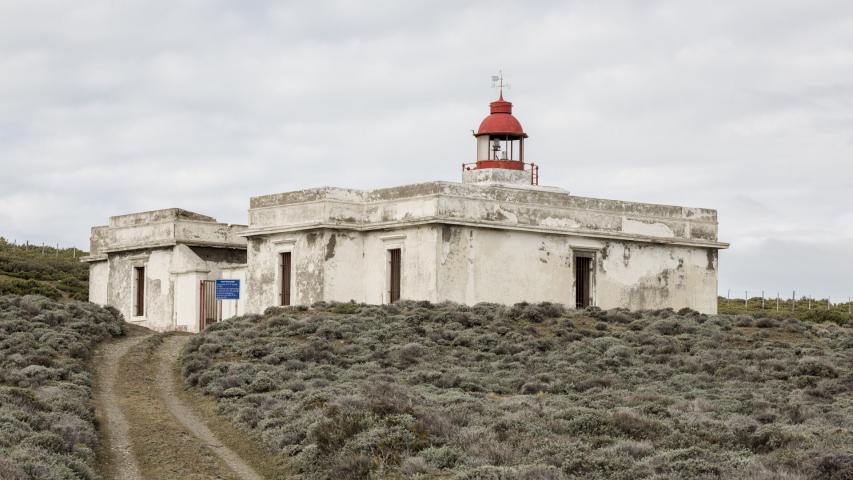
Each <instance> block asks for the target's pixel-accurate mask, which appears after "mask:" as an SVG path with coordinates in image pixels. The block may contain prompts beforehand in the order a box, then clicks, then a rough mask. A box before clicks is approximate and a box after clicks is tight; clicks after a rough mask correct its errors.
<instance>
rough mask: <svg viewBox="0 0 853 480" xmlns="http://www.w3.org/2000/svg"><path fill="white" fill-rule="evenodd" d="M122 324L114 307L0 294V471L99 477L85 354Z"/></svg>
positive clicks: (15, 475) (17, 475)
mask: <svg viewBox="0 0 853 480" xmlns="http://www.w3.org/2000/svg"><path fill="white" fill-rule="evenodd" d="M123 325H124V323H123V321H122V318H121V315H120V314H119V313H118V312H117V311H116V310H115V309H112V308H102V307H99V306H96V305H94V304H90V303H81V302H73V303H59V302H56V301H53V300H50V299H48V298H45V297H41V296H32V295H28V296H14V295H4V296H0V478H2V479H4V480H5V479H10V480H15V479H21V480H30V479H41V478H44V479H98V478H99V477H98V475H97V474H96V473H95V472H94V462H95V453H94V452H95V451H96V449H97V447H98V435H97V432H96V429H95V415H94V409H93V406H92V391H91V375H90V374H89V373H88V372H87V371H86V360H88V357H89V352H90V351H91V349H92V347H93V346H94V345H95V344H96V343H97V342H99V341H101V340H103V339H105V338H108V337H111V336H119V335H122V334H123V328H124V327H123Z"/></svg>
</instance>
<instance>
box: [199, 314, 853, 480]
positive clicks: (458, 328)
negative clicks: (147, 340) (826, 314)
mask: <svg viewBox="0 0 853 480" xmlns="http://www.w3.org/2000/svg"><path fill="white" fill-rule="evenodd" d="M182 370H183V375H184V376H185V379H186V381H187V383H188V384H189V385H191V386H193V387H194V388H195V389H198V390H199V391H201V392H204V393H205V394H207V395H210V396H212V397H213V398H215V399H216V400H217V402H218V405H219V406H218V408H219V411H220V413H222V414H223V415H224V416H225V417H227V418H228V419H230V421H231V422H233V424H235V425H237V426H238V427H239V428H241V429H244V430H246V431H248V432H250V433H251V434H252V435H253V436H254V437H255V438H256V439H257V440H258V441H259V442H261V443H263V444H264V445H265V446H266V447H267V448H268V449H269V450H270V451H271V452H278V453H280V454H282V455H285V456H287V457H288V458H289V460H290V463H291V464H292V468H293V469H295V470H296V471H298V472H300V473H301V475H302V476H303V477H302V478H304V479H306V480H313V479H335V480H346V479H361V478H421V479H439V478H441V479H450V478H453V479H468V480H475V479H483V480H486V479H489V480H514V479H518V480H550V479H570V478H590V479H637V478H654V479H669V478H672V479H683V478H691V479H703V478H726V477H728V478H751V479H759V480H760V479H767V480H770V479H778V478H783V479H806V478H814V479H848V478H853V455H851V453H850V452H853V394H851V392H853V333H851V330H850V329H849V328H846V327H840V326H838V325H836V324H834V323H827V324H815V323H804V322H801V321H798V320H777V319H772V318H762V319H755V318H753V317H751V316H727V315H719V316H717V315H715V316H707V315H700V314H697V313H695V312H690V311H683V312H679V313H674V312H673V311H671V310H661V311H647V312H627V311H619V310H614V311H608V312H601V311H599V310H596V309H589V310H587V311H583V312H569V311H564V310H563V309H562V308H561V307H560V306H558V305H551V304H540V305H527V304H518V305H516V306H514V307H502V306H498V305H491V304H480V305H476V306H473V307H465V306H459V305H448V304H442V305H432V304H429V303H421V302H418V303H415V302H403V303H402V304H400V305H394V306H370V305H354V304H337V305H326V304H318V305H316V306H315V307H313V308H310V309H308V308H274V309H270V310H268V311H267V312H266V314H265V315H262V316H246V317H242V318H238V319H233V320H229V321H225V322H221V323H219V324H216V325H214V326H213V327H211V328H209V329H208V330H207V331H206V332H204V333H203V334H201V335H198V336H196V337H194V338H193V339H192V340H190V342H189V344H188V346H187V349H186V350H185V352H184V354H183V356H182Z"/></svg>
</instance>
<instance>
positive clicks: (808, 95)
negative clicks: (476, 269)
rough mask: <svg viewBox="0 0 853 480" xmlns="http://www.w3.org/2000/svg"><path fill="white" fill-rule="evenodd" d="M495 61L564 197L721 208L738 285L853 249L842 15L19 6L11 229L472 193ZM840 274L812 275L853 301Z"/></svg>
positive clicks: (844, 5)
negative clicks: (291, 200) (307, 195)
mask: <svg viewBox="0 0 853 480" xmlns="http://www.w3.org/2000/svg"><path fill="white" fill-rule="evenodd" d="M498 68H503V70H504V73H505V74H506V76H507V77H508V78H509V80H510V82H511V84H512V85H513V88H512V89H511V90H509V92H508V93H507V96H508V98H509V99H510V100H512V101H513V102H514V104H515V111H516V113H517V114H518V117H519V118H520V120H521V121H522V124H523V125H524V127H525V129H526V130H527V131H528V132H529V133H530V135H531V137H530V141H529V143H528V144H527V145H526V150H527V154H528V156H529V158H531V159H535V160H536V162H537V163H539V164H540V165H541V175H542V180H543V183H546V184H553V185H560V186H563V187H565V188H567V189H569V190H570V191H572V192H573V193H575V194H578V195H586V196H596V197H605V198H617V199H625V200H636V201H645V202H658V203H666V204H684V205H691V206H703V207H713V208H717V209H718V210H719V214H720V216H719V218H720V238H721V240H724V241H729V242H731V243H732V248H731V249H730V250H728V251H726V252H724V253H723V254H722V257H721V265H722V266H721V283H720V285H721V290H722V289H728V288H732V289H734V290H738V291H739V290H742V289H743V288H741V287H745V285H746V284H750V286H749V287H746V288H753V286H752V284H756V285H755V286H756V287H758V288H761V287H759V286H758V285H757V284H758V283H761V280H762V278H764V279H765V280H763V281H764V282H769V281H777V280H778V279H781V278H785V277H784V276H783V275H782V274H781V273H780V272H781V270H784V269H785V267H784V265H787V264H790V258H789V257H790V255H791V250H790V249H791V248H797V249H801V250H804V251H810V252H815V251H819V252H821V254H825V255H826V256H827V258H837V259H841V260H844V259H847V258H848V257H846V256H845V255H847V253H846V252H847V250H848V249H849V245H850V244H851V242H853V228H852V227H851V226H850V225H851V221H853V219H852V218H851V206H850V205H851V191H853V180H851V178H853V163H851V162H850V159H851V158H853V128H851V127H853V113H851V112H853V109H851V106H853V87H851V86H850V83H849V81H848V80H847V79H849V78H853V4H850V2H846V1H821V2H808V3H804V2H798V1H793V0H782V1H779V0H775V1H769V0H766V1H764V0H751V1H744V2H734V3H733V2H728V3H720V2H712V1H685V2H676V1H650V2H641V3H637V2H628V1H613V2H551V1H532V2H524V3H518V2H462V3H460V2H450V1H446V2H427V1H421V2H394V1H390V0H388V1H377V2H370V3H361V2H358V3H357V2H347V1H319V2H266V1H258V0H255V1H248V2H237V3H235V2H225V1H213V2H195V1H181V0H179V1H173V2H168V3H166V2H156V1H129V2H120V3H115V2H107V1H97V0H96V1H91V2H86V3H85V4H75V5H74V6H69V5H68V4H67V3H65V2H58V1H49V0H33V1H28V2H4V3H2V4H0V72H3V75H0V98H3V102H2V103H0V166H1V167H2V171H3V175H2V176H0V207H2V208H0V234H2V235H5V236H7V237H11V238H17V239H19V240H22V239H29V240H31V241H34V242H40V241H46V242H48V243H56V242H59V243H61V244H63V245H72V244H73V245H78V246H85V245H86V244H87V238H88V228H89V227H90V226H91V225H96V224H103V223H104V222H105V221H106V220H107V217H108V216H109V215H114V214H120V213H126V212H129V211H137V210H147V209H154V208H162V207H169V206H181V207H184V208H188V209H192V210H196V211H200V212H202V213H206V214H210V215H213V216H215V217H217V218H219V219H220V220H223V221H229V222H235V223H240V222H245V221H246V207H247V203H248V197H249V196H251V195H258V194H264V193H271V192H277V191H284V190H289V189H298V188H302V187H306V186H317V185H326V184H331V185H341V186H351V187H376V186H387V185H394V184H400V183H408V182H417V181H424V180H433V179H445V180H455V179H458V175H459V165H460V164H461V163H462V162H465V161H470V160H472V159H473V152H474V144H473V140H472V139H471V136H470V130H471V129H472V128H476V126H477V125H478V123H479V121H480V120H481V119H482V117H483V116H484V115H485V114H486V111H487V110H486V109H487V102H488V101H489V100H491V99H492V97H493V96H494V92H493V91H491V90H490V89H489V88H488V78H489V75H490V74H492V73H493V72H494V71H495V70H497V69H498ZM779 242H783V243H784V242H790V243H788V244H784V245H786V246H785V247H784V248H783V247H780V246H779V245H780V243H779ZM841 260H839V261H838V262H817V261H816V262H811V263H808V262H807V263H805V264H802V265H801V266H799V267H797V269H796V270H795V269H791V270H790V271H797V272H800V273H801V274H798V275H797V276H795V277H793V278H791V279H790V282H793V283H796V281H797V279H800V278H802V279H808V282H809V283H810V286H809V287H808V288H810V289H812V290H814V292H815V294H821V292H824V293H825V294H832V295H834V296H840V295H842V294H843V292H853V275H850V274H849V273H848V272H849V268H846V267H845V264H844V263H843V262H842V261H841ZM744 265H753V266H756V265H760V266H762V267H761V268H758V267H755V268H750V269H747V268H746V267H744ZM810 265H811V266H810ZM847 265H849V262H848V263H847ZM751 272H752V273H751ZM756 272H757V273H756ZM759 275H761V276H763V277H760V278H759ZM786 281H787V280H786ZM804 281H805V280H804ZM785 288H787V287H785ZM792 288H801V287H798V286H792Z"/></svg>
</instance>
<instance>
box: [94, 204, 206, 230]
mask: <svg viewBox="0 0 853 480" xmlns="http://www.w3.org/2000/svg"><path fill="white" fill-rule="evenodd" d="M176 220H191V221H195V222H211V223H216V219H215V218H213V217H209V216H207V215H202V214H200V213H195V212H191V211H189V210H184V209H182V208H164V209H162V210H150V211H147V212H137V213H128V214H125V215H116V216H113V217H110V224H109V226H110V227H130V226H133V225H142V224H146V223H157V222H168V221H176Z"/></svg>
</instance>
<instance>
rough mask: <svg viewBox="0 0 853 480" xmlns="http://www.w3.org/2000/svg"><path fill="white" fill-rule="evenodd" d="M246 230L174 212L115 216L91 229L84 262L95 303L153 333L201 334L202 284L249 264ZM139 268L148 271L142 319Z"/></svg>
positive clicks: (197, 216) (190, 213) (185, 212)
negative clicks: (138, 302)
mask: <svg viewBox="0 0 853 480" xmlns="http://www.w3.org/2000/svg"><path fill="white" fill-rule="evenodd" d="M243 230H245V226H241V225H228V224H222V223H216V220H215V219H213V218H211V217H208V216H205V215H200V214H197V213H193V212H188V211H186V210H181V209H174V208H173V209H165V210H155V211H151V212H142V213H133V214H128V215H120V216H116V217H111V218H110V222H109V225H107V226H101V227H94V228H92V236H91V239H90V244H91V251H90V254H89V256H88V257H86V258H84V259H83V261H86V262H89V263H90V267H89V272H90V281H89V285H90V299H91V300H92V301H94V302H97V303H102V304H108V305H112V306H114V307H116V308H117V309H119V310H120V311H121V312H122V314H124V316H125V319H127V321H129V322H135V323H138V324H140V325H143V326H145V327H148V328H151V329H154V330H158V331H163V330H183V331H190V332H197V331H198V329H199V303H200V293H199V286H200V282H201V281H202V280H213V279H217V278H223V276H224V275H225V274H226V272H227V271H229V269H231V268H233V267H235V266H244V265H245V263H246V252H245V244H246V240H245V238H243V237H241V236H239V233H240V232H242V231H243ZM139 266H142V267H145V277H146V278H145V314H144V315H143V316H139V317H137V316H135V315H134V313H135V312H134V309H133V306H134V294H135V291H136V290H135V284H134V281H133V280H134V270H133V268H134V267H139ZM229 274H230V273H229ZM226 304H228V303H227V301H226ZM234 310H235V312H236V311H238V308H237V306H236V305H235V306H234Z"/></svg>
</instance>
